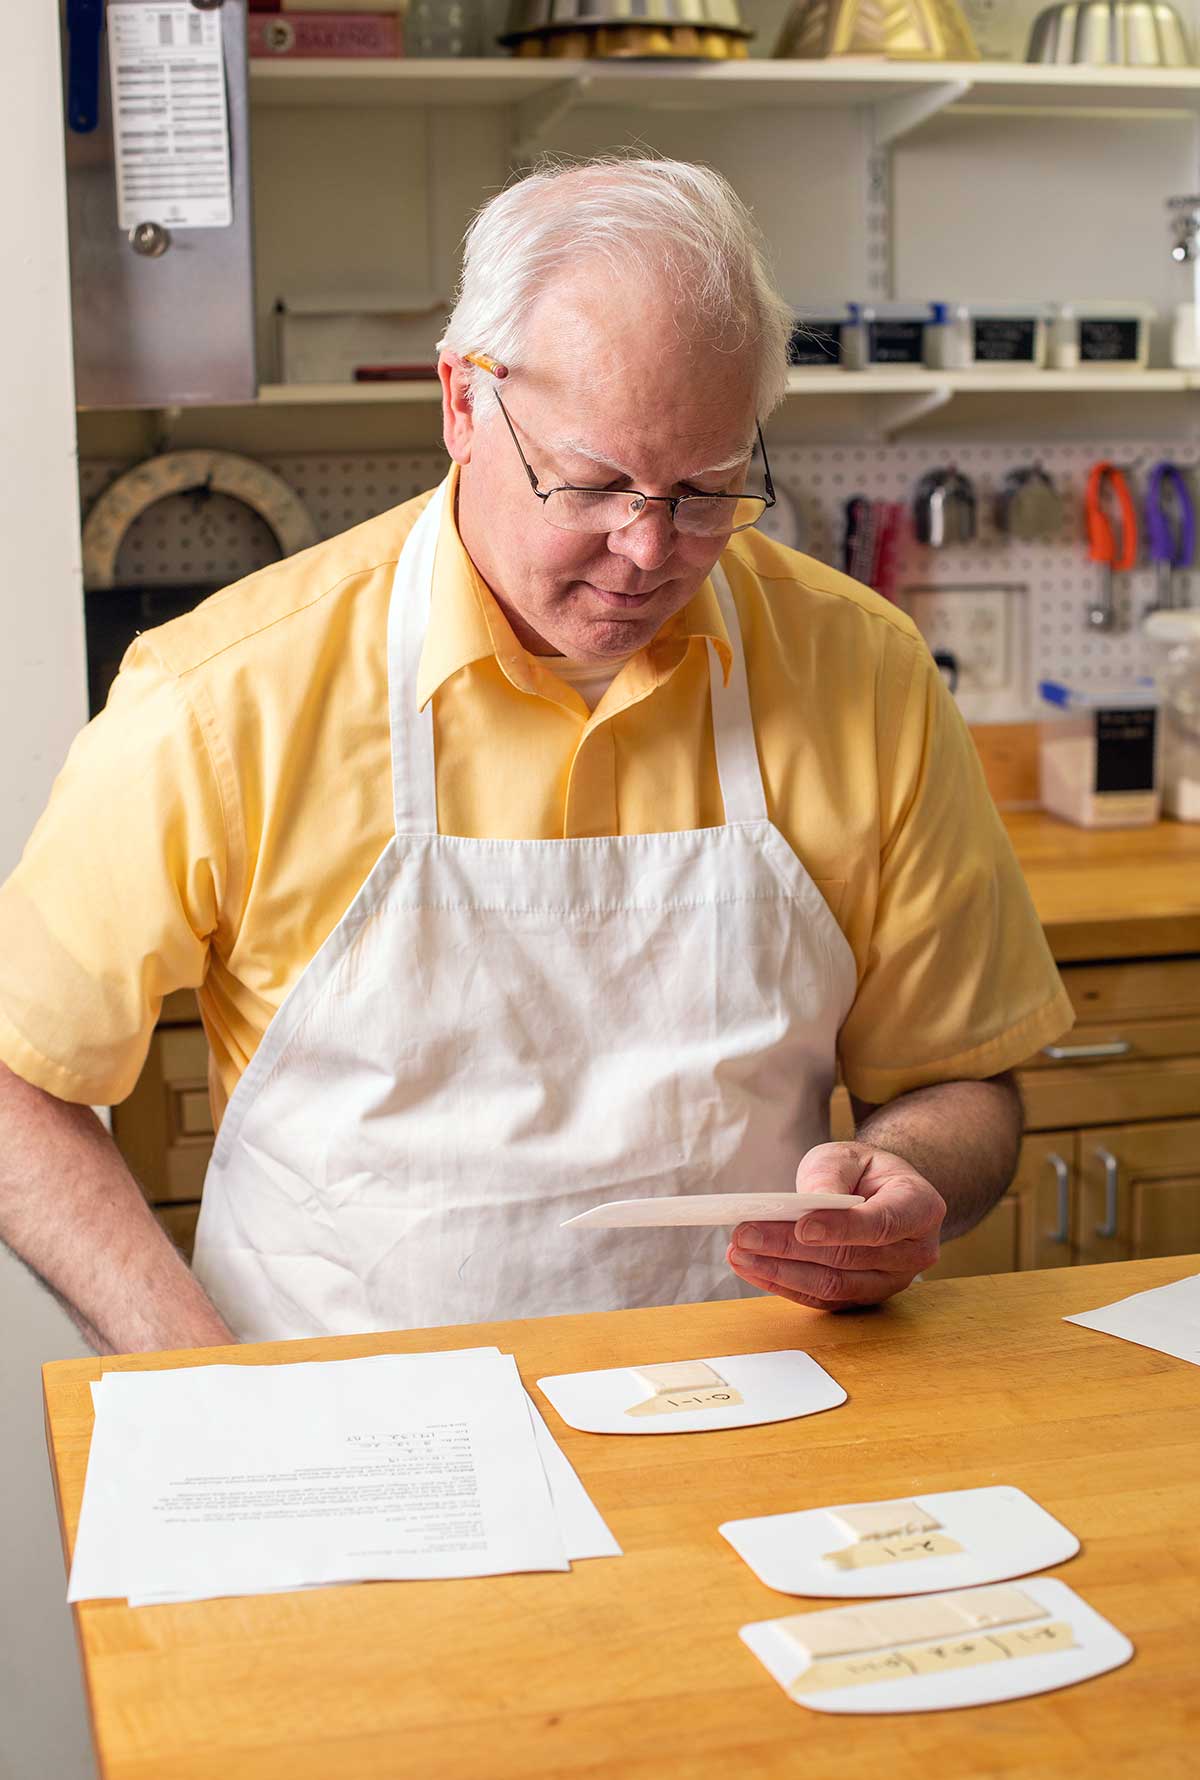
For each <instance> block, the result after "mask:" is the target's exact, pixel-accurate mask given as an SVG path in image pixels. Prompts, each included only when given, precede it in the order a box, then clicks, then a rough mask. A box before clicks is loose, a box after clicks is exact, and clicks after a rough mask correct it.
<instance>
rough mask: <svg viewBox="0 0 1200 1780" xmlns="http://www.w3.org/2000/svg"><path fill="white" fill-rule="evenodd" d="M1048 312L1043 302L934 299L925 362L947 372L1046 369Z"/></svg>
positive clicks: (930, 310) (932, 367)
mask: <svg viewBox="0 0 1200 1780" xmlns="http://www.w3.org/2000/svg"><path fill="white" fill-rule="evenodd" d="M1046 316H1047V308H1046V305H1045V304H1041V303H1008V302H1005V303H945V302H937V303H931V304H930V306H929V320H928V322H927V324H926V328H925V363H926V364H927V365H928V366H929V367H930V369H931V370H941V371H954V370H964V371H969V370H974V369H978V370H982V371H1004V370H1010V369H1011V370H1014V371H1036V370H1040V369H1041V367H1042V366H1043V365H1044V364H1045V362H1046Z"/></svg>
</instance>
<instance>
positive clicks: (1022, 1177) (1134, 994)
mask: <svg viewBox="0 0 1200 1780" xmlns="http://www.w3.org/2000/svg"><path fill="white" fill-rule="evenodd" d="M1062 976H1063V981H1064V982H1065V984H1066V986H1067V991H1068V993H1069V995H1070V997H1071V1001H1072V1004H1073V1005H1074V1008H1075V1011H1076V1016H1077V1019H1076V1024H1075V1026H1074V1027H1073V1028H1072V1030H1071V1031H1070V1032H1069V1033H1068V1034H1066V1035H1065V1036H1064V1037H1063V1038H1061V1039H1059V1040H1058V1041H1057V1042H1056V1043H1055V1044H1053V1045H1049V1046H1047V1047H1046V1049H1045V1050H1044V1051H1042V1052H1040V1053H1039V1054H1038V1055H1037V1056H1036V1057H1032V1058H1030V1059H1029V1060H1028V1062H1027V1063H1026V1064H1025V1065H1024V1066H1023V1067H1022V1068H1021V1069H1020V1070H1019V1071H1018V1081H1019V1084H1020V1088H1021V1094H1022V1097H1023V1099H1024V1102H1025V1113H1026V1129H1027V1133H1028V1134H1027V1136H1026V1138H1025V1141H1024V1143H1023V1144H1022V1146H1021V1159H1020V1163H1019V1165H1018V1169H1017V1174H1016V1178H1015V1179H1014V1181H1013V1184H1012V1186H1011V1188H1010V1189H1009V1191H1008V1192H1007V1193H1006V1194H1005V1196H1004V1198H1003V1199H1002V1200H1001V1201H1000V1204H999V1205H998V1206H997V1207H996V1209H995V1210H994V1211H993V1212H991V1213H990V1214H989V1215H988V1216H987V1217H986V1218H985V1219H984V1220H983V1222H982V1223H981V1224H980V1225H979V1226H978V1227H977V1228H976V1229H975V1230H972V1231H970V1232H968V1234H967V1235H966V1236H961V1237H959V1238H958V1239H957V1240H956V1241H953V1242H949V1243H947V1244H946V1246H945V1248H944V1250H943V1253H942V1259H941V1260H940V1261H939V1263H938V1265H937V1266H936V1267H935V1268H932V1269H931V1270H930V1272H929V1274H928V1275H927V1276H926V1277H928V1278H938V1277H944V1276H953V1275H962V1274H970V1273H994V1272H1008V1271H1010V1270H1011V1269H1014V1268H1027V1267H1059V1266H1064V1265H1067V1264H1068V1263H1070V1262H1093V1261H1127V1260H1136V1259H1141V1258H1143V1257H1150V1256H1155V1255H1181V1254H1191V1253H1194V1252H1196V1250H1197V1249H1200V958H1169V959H1153V960H1147V961H1145V962H1138V963H1114V964H1083V965H1069V966H1067V967H1065V968H1064V969H1063V972H1062Z"/></svg>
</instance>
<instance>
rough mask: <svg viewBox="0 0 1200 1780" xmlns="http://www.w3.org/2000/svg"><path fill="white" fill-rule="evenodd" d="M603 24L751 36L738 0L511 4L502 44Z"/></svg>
mask: <svg viewBox="0 0 1200 1780" xmlns="http://www.w3.org/2000/svg"><path fill="white" fill-rule="evenodd" d="M605 25H646V26H653V25H691V26H693V27H695V28H696V29H698V30H705V31H728V32H731V33H732V34H733V35H735V36H738V37H751V36H753V32H752V31H751V30H750V28H749V27H748V26H747V24H746V22H745V20H744V19H743V18H742V14H741V8H740V7H739V5H738V0H510V3H509V8H508V19H507V21H506V23H505V27H504V30H503V32H502V33H501V35H500V38H499V41H500V42H501V43H515V42H517V41H518V40H519V39H520V38H522V37H525V36H527V35H528V34H529V33H531V32H540V31H579V30H589V29H592V28H595V29H599V28H600V27H601V26H605Z"/></svg>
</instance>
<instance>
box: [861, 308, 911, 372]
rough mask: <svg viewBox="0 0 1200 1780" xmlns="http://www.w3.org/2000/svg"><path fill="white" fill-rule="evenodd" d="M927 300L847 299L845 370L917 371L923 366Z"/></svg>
mask: <svg viewBox="0 0 1200 1780" xmlns="http://www.w3.org/2000/svg"><path fill="white" fill-rule="evenodd" d="M928 319H929V305H928V304H927V303H850V304H848V305H847V314H846V323H845V326H844V327H843V329H842V363H843V364H844V366H845V368H846V369H847V370H848V371H876V370H878V371H920V370H923V369H924V366H925V326H926V323H927V322H928Z"/></svg>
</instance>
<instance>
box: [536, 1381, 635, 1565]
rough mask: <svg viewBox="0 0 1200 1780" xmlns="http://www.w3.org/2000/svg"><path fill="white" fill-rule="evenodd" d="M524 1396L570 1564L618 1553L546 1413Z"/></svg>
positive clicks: (620, 1553) (616, 1546)
mask: <svg viewBox="0 0 1200 1780" xmlns="http://www.w3.org/2000/svg"><path fill="white" fill-rule="evenodd" d="M525 1400H526V1402H527V1403H528V1404H529V1418H530V1420H531V1421H532V1423H533V1433H534V1438H535V1439H536V1441H537V1449H538V1457H539V1458H540V1459H541V1461H542V1466H543V1468H544V1470H545V1473H546V1482H547V1483H548V1484H549V1485H550V1499H551V1501H552V1502H553V1503H554V1512H555V1514H556V1516H557V1517H558V1525H559V1529H560V1531H561V1533H562V1537H563V1544H564V1545H565V1546H566V1550H567V1556H568V1557H569V1558H570V1560H571V1562H572V1563H573V1564H574V1563H578V1562H579V1561H580V1560H581V1559H583V1558H607V1557H621V1556H622V1555H623V1554H622V1551H621V1547H620V1546H619V1545H618V1544H617V1542H616V1540H615V1539H614V1538H613V1536H612V1533H611V1531H610V1530H609V1527H608V1523H607V1522H606V1521H605V1519H604V1517H603V1515H602V1514H601V1513H600V1510H599V1509H598V1508H597V1507H596V1504H595V1503H594V1502H593V1501H592V1498H591V1497H590V1496H589V1495H588V1493H587V1491H586V1490H585V1489H584V1487H583V1485H582V1483H580V1481H579V1474H578V1472H577V1471H576V1469H575V1467H574V1465H573V1464H572V1463H571V1461H570V1459H569V1458H568V1457H567V1455H566V1453H565V1452H564V1451H563V1449H562V1447H561V1446H560V1445H559V1444H558V1441H557V1440H556V1439H555V1438H554V1435H553V1434H552V1433H551V1432H550V1430H549V1428H548V1427H547V1426H546V1418H545V1416H544V1415H543V1414H542V1412H541V1410H540V1409H539V1408H538V1406H537V1404H536V1403H535V1402H534V1400H533V1398H532V1397H529V1396H527V1397H526V1399H525Z"/></svg>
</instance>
